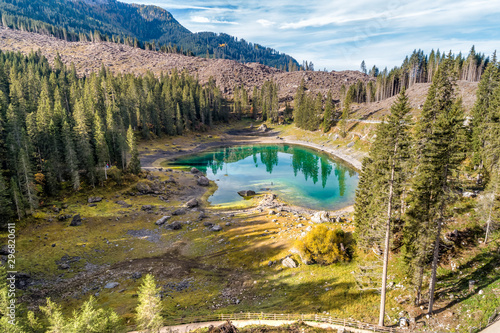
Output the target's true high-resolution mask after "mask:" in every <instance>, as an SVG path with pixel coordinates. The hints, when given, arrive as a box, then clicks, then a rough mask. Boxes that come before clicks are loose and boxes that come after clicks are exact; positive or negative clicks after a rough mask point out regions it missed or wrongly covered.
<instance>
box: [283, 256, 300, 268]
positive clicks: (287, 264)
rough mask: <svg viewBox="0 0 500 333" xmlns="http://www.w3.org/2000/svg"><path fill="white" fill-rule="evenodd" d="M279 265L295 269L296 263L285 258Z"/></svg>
mask: <svg viewBox="0 0 500 333" xmlns="http://www.w3.org/2000/svg"><path fill="white" fill-rule="evenodd" d="M281 264H282V265H283V266H285V267H288V268H297V263H296V262H295V260H293V259H292V258H290V257H286V258H285V259H283V260H282V261H281Z"/></svg>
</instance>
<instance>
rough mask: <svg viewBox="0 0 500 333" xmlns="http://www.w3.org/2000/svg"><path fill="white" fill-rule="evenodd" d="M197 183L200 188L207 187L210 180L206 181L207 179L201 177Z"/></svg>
mask: <svg viewBox="0 0 500 333" xmlns="http://www.w3.org/2000/svg"><path fill="white" fill-rule="evenodd" d="M197 182H198V185H200V186H208V185H209V184H210V180H208V178H207V177H205V176H201V177H200V178H198V180H197Z"/></svg>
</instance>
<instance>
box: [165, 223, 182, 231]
mask: <svg viewBox="0 0 500 333" xmlns="http://www.w3.org/2000/svg"><path fill="white" fill-rule="evenodd" d="M165 229H169V230H181V229H182V224H181V223H180V222H172V223H170V224H167V225H166V226H165Z"/></svg>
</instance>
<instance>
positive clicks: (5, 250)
mask: <svg viewBox="0 0 500 333" xmlns="http://www.w3.org/2000/svg"><path fill="white" fill-rule="evenodd" d="M9 254H10V252H9V246H8V245H3V246H2V247H0V255H2V256H6V255H9Z"/></svg>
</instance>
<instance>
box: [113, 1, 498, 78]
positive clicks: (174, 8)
mask: <svg viewBox="0 0 500 333" xmlns="http://www.w3.org/2000/svg"><path fill="white" fill-rule="evenodd" d="M122 1H123V0H122ZM125 2H129V3H132V2H133V3H142V4H154V5H157V6H160V7H162V8H165V9H166V10H168V11H169V12H171V13H172V15H173V16H174V17H175V18H176V19H177V20H178V21H179V22H180V23H181V24H182V25H183V26H185V27H186V28H188V29H189V30H191V31H193V32H198V31H213V32H224V33H227V34H230V35H233V36H236V37H238V38H244V39H245V40H246V41H249V42H253V43H259V44H262V45H265V46H269V47H272V48H274V49H276V50H278V51H280V52H284V53H287V54H290V55H291V56H293V57H294V58H295V59H297V60H298V61H299V63H302V61H303V60H308V61H312V62H313V63H314V67H315V69H317V70H318V69H323V68H326V69H328V70H345V69H355V70H357V69H359V65H360V63H361V61H362V60H365V62H366V64H367V67H369V68H370V67H371V66H373V65H377V66H378V67H379V68H380V69H383V68H384V67H386V66H387V67H388V68H392V67H394V66H397V65H400V64H401V62H402V61H403V59H404V57H405V56H406V55H408V54H410V53H411V52H412V51H413V50H414V49H422V50H424V51H425V52H426V53H429V52H430V50H431V49H433V48H434V49H438V48H439V49H440V50H441V51H446V52H448V51H449V50H451V51H452V52H453V53H458V52H462V53H468V52H469V50H470V48H471V46H472V45H475V47H476V50H477V51H479V52H482V53H485V54H486V55H491V54H492V53H493V51H494V50H496V49H497V48H499V51H500V47H499V46H500V20H499V19H498V18H499V17H500V1H498V0H489V1H470V0H469V1H463V0H420V1H418V0H417V1H407V0H405V1H403V0H388V1H387V0H369V1H368V0H349V1H345V0H344V1H340V0H316V1H314V2H310V1H309V2H308V1H290V0H252V1H239V0H233V1H226V0H203V1H201V0H193V1H189V2H186V1H182V0H125Z"/></svg>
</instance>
